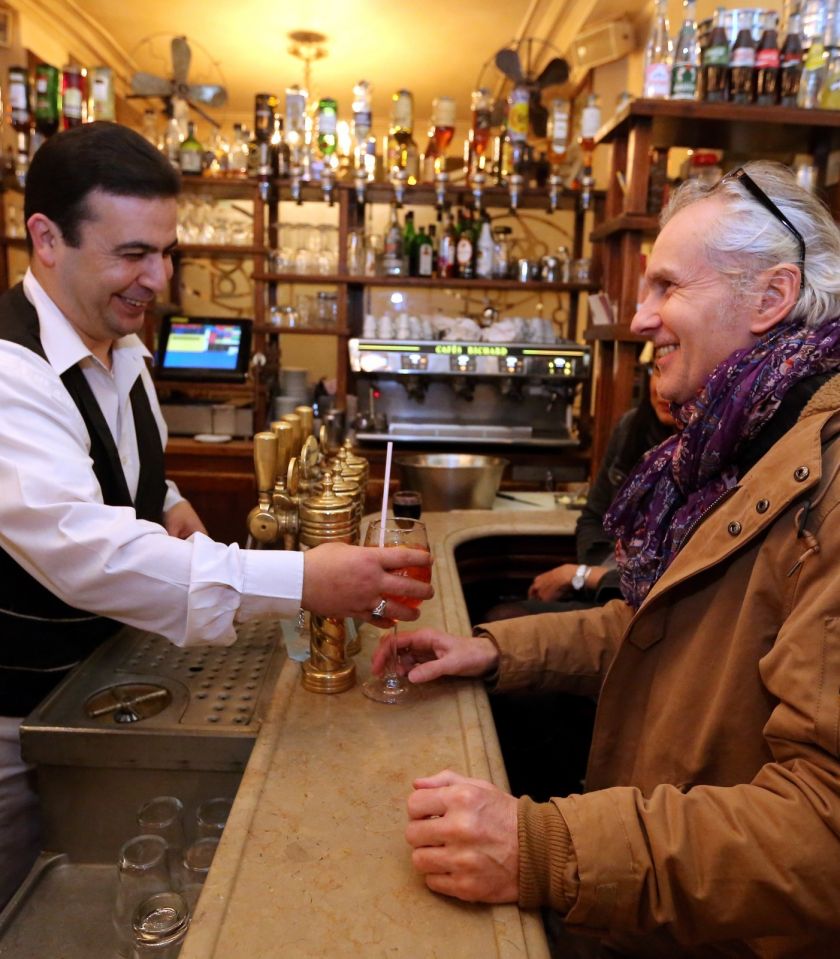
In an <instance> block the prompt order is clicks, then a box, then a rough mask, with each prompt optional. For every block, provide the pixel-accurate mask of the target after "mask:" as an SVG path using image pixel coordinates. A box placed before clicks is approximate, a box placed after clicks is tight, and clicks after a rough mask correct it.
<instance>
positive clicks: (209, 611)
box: [0, 271, 303, 646]
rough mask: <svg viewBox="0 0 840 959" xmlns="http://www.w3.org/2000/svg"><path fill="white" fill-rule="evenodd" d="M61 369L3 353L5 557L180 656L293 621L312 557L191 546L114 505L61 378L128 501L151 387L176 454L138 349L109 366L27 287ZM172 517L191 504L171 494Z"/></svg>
mask: <svg viewBox="0 0 840 959" xmlns="http://www.w3.org/2000/svg"><path fill="white" fill-rule="evenodd" d="M24 293H25V294H26V296H27V299H29V301H30V302H31V303H32V304H33V305H34V307H35V309H36V311H37V313H38V319H39V321H40V327H41V343H42V346H43V348H44V353H45V354H46V356H47V358H48V359H49V363H45V362H44V360H43V359H42V358H41V357H40V356H38V355H36V354H35V353H33V352H32V351H31V350H28V349H26V348H25V347H22V346H18V345H17V344H15V343H10V342H8V341H5V340H0V546H2V547H3V549H5V550H6V551H7V552H8V553H9V554H10V555H11V556H13V557H14V559H15V560H17V562H18V563H19V564H20V565H21V566H23V567H24V569H26V570H27V571H28V572H29V573H30V574H31V575H32V576H34V577H35V578H36V579H37V580H38V581H39V582H41V583H42V584H43V585H44V586H46V587H47V588H48V589H49V590H50V591H51V592H53V593H54V594H55V595H57V596H58V597H60V598H61V599H63V600H64V601H65V602H67V603H69V604H70V605H72V606H75V607H78V608H80V609H84V610H88V611H90V612H94V613H99V614H101V615H103V616H109V617H111V618H113V619H117V620H119V621H120V622H124V623H127V624H129V625H131V626H137V627H140V628H143V629H149V630H152V631H154V632H157V633H161V634H162V635H164V636H166V637H167V639H169V640H171V641H172V642H174V643H176V644H178V645H182V646H183V645H188V644H191V643H218V644H227V643H231V642H233V641H234V639H235V638H236V635H235V632H234V628H233V627H234V623H236V622H243V621H245V620H248V619H251V618H253V617H254V616H265V615H272V614H273V615H275V616H284V617H291V616H294V615H296V614H297V611H298V609H299V607H300V599H301V592H302V589H303V555H302V554H301V553H295V552H284V551H275V550H264V551H263V550H242V549H240V548H239V546H237V545H235V544H234V545H230V546H226V545H223V544H221V543H216V542H214V541H213V540H211V539H209V538H208V537H207V536H204V535H203V534H201V533H195V534H194V535H193V536H191V537H190V539H189V540H180V539H177V538H175V537H172V536H169V535H167V533H166V531H165V530H164V529H163V527H162V526H159V525H158V524H157V523H150V522H146V521H144V520H138V519H137V517H136V515H135V512H134V510H133V509H131V508H129V507H122V506H106V505H105V504H104V503H103V502H102V491H101V489H100V487H99V483H98V482H97V480H96V477H95V475H94V472H93V464H92V460H91V459H90V440H89V437H88V433H87V428H86V427H85V424H84V421H83V420H82V417H81V414H80V413H79V410H78V408H77V407H76V404H75V403H74V402H73V400H72V398H71V397H70V395H69V394H68V393H67V391H66V390H65V388H64V385H63V384H62V382H61V379H60V375H61V374H62V373H63V372H64V371H65V370H67V369H68V368H69V367H71V366H72V365H73V364H74V363H80V364H81V368H82V370H83V372H84V375H85V377H86V379H87V381H88V383H89V384H90V387H91V389H92V390H93V393H94V396H95V397H96V399H97V402H98V403H99V405H100V407H101V408H102V412H103V414H104V416H105V420H106V422H107V423H108V426H109V428H110V430H111V432H112V434H113V437H114V442H115V444H116V446H117V450H118V452H119V455H120V459H121V461H122V465H123V471H124V473H125V478H126V481H127V484H128V488H129V491H130V492H131V494H132V496H134V494H135V492H136V490H137V482H138V478H139V471H140V464H139V462H138V454H137V443H136V437H135V433H134V416H133V413H132V409H131V402H130V400H129V393H130V390H131V387H132V386H133V384H134V382H135V380H136V379H137V376H138V375H139V376H141V377H142V379H143V383H144V385H145V387H146V391H147V393H148V395H149V401H150V404H151V407H152V410H153V412H154V414H155V419H156V420H157V423H158V428H159V429H160V433H161V442H162V443H163V444H164V446H165V444H166V439H167V434H166V426H165V424H164V422H163V418H162V417H161V415H160V407H159V405H158V402H157V397H156V395H155V391H154V384H153V383H152V379H151V377H150V376H149V373H148V370H147V369H146V364H145V362H144V358H145V357H147V356H148V355H149V353H148V350H146V348H145V347H144V346H143V344H142V343H141V341H140V340H139V338H138V337H136V336H134V335H131V336H126V337H123V338H122V339H120V340H118V341H117V342H116V343H115V344H114V348H113V350H112V361H111V369H110V370H108V369H107V368H106V367H105V366H104V365H103V364H102V363H101V362H100V361H99V360H97V359H96V358H95V357H94V356H93V355H92V354H91V353H90V351H89V350H88V349H87V347H86V346H85V345H84V343H83V342H82V340H81V339H80V338H79V336H78V334H77V333H76V331H75V329H74V328H73V326H72V325H71V324H70V323H69V321H68V320H67V319H66V318H65V317H64V316H63V314H62V313H61V311H60V310H59V309H58V307H57V306H56V305H55V303H53V301H52V300H51V299H50V298H49V296H48V295H47V294H46V292H45V291H44V289H43V287H42V286H41V285H40V283H38V281H37V280H36V279H35V277H34V275H33V274H32V273H31V271H27V274H26V276H25V278H24ZM168 487H169V488H168V491H167V494H166V501H165V503H164V510H168V509H170V508H171V507H172V506H173V505H174V504H175V503H177V502H178V501H179V500H180V499H181V498H182V497H181V496H180V494H179V493H178V490H177V488H176V487H175V486H174V485H173V484H168ZM242 521H243V523H244V521H245V517H244V516H243V517H242Z"/></svg>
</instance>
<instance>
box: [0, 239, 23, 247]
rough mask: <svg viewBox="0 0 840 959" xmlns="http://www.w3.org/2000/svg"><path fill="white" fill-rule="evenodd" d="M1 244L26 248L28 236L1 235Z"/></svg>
mask: <svg viewBox="0 0 840 959" xmlns="http://www.w3.org/2000/svg"><path fill="white" fill-rule="evenodd" d="M0 244H2V245H3V246H12V247H19V248H20V249H25V247H26V237H25V236H0Z"/></svg>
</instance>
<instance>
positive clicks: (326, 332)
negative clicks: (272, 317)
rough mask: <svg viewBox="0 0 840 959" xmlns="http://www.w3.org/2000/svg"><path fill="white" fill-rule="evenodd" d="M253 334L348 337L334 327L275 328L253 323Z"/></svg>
mask: <svg viewBox="0 0 840 959" xmlns="http://www.w3.org/2000/svg"><path fill="white" fill-rule="evenodd" d="M254 332H255V333H265V334H267V335H271V334H272V333H273V334H278V333H281V334H282V335H283V336H337V337H339V338H340V337H348V336H350V333H348V332H347V330H339V329H338V328H337V327H335V326H275V325H274V324H273V323H255V324H254Z"/></svg>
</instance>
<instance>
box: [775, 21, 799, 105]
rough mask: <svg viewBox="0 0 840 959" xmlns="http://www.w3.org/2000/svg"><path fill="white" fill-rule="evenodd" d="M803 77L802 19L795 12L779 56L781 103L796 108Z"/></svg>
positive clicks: (789, 22)
mask: <svg viewBox="0 0 840 959" xmlns="http://www.w3.org/2000/svg"><path fill="white" fill-rule="evenodd" d="M801 77H802V18H801V16H800V15H799V12H798V11H794V12H793V13H792V14H791V15H790V17H789V18H788V27H787V36H786V37H785V41H784V43H783V44H782V49H781V52H780V54H779V102H780V103H781V105H782V106H783V107H795V106H796V97H797V95H798V93H799V83H800V79H801Z"/></svg>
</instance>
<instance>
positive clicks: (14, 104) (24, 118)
mask: <svg viewBox="0 0 840 959" xmlns="http://www.w3.org/2000/svg"><path fill="white" fill-rule="evenodd" d="M9 108H10V110H11V120H12V127H13V128H14V130H15V131H16V132H17V133H29V131H30V129H31V127H32V113H31V110H30V103H29V75H28V73H27V71H26V67H9Z"/></svg>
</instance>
